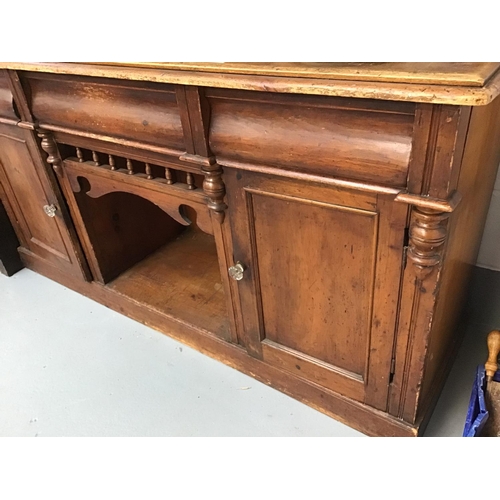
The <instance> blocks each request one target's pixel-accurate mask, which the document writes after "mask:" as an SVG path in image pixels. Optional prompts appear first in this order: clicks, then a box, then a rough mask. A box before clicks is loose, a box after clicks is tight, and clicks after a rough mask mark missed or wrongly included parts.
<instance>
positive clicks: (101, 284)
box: [0, 63, 500, 436]
mask: <svg viewBox="0 0 500 500" xmlns="http://www.w3.org/2000/svg"><path fill="white" fill-rule="evenodd" d="M0 68H2V69H0V197H1V201H2V202H3V205H4V206H5V210H6V212H7V214H8V215H9V218H10V221H11V223H12V226H13V227H14V229H15V231H16V234H17V239H18V242H19V243H18V244H19V247H18V252H19V254H20V256H21V259H22V261H23V263H24V265H26V266H27V267H29V268H30V269H33V270H35V271H37V272H40V273H42V274H44V275H45V276H48V277H50V278H52V279H54V280H56V281H58V282H60V283H62V284H64V285H66V286H68V287H70V288H72V289H74V290H77V291H79V292H81V293H83V294H85V295H88V296H89V297H92V298H93V299H95V300H97V301H99V302H101V303H103V304H105V305H107V306H108V307H111V308H113V309H115V310H117V311H120V312H122V313H123V314H126V315H128V316H130V317H132V318H135V319H136V320H138V321H141V322H143V323H145V324H147V325H150V326H152V327H153V328H156V329H158V330H160V331H162V332H164V333H166V334H168V335H170V336H172V337H174V338H176V339H179V340H181V341H182V342H185V343H186V344H188V345H191V346H193V347H195V348H196V349H198V350H200V351H202V352H204V353H206V354H208V355H210V356H213V357H215V358H216V359H218V360H220V361H222V362H224V363H227V364H229V365H231V366H233V367H235V368H237V369H239V370H241V371H243V372H245V373H248V374H250V375H252V376H253V377H255V378H257V379H259V380H261V381H263V382H264V383H266V384H269V385H271V386H272V387H275V388H276V389H278V390H281V391H283V392H285V393H287V394H290V395H291V396H293V397H295V398H297V399H299V400H301V401H303V402H304V403H306V404H309V405H311V406H313V407H315V408H317V409H319V410H321V411H323V412H325V413H327V414H328V415H331V416H333V417H334V418H337V419H339V420H341V421H343V422H345V423H347V424H349V425H351V426H353V427H355V428H357V429H359V430H361V431H363V432H365V433H367V434H369V435H387V436H396V435H402V436H412V435H417V434H419V433H421V432H422V431H423V429H424V428H425V424H426V422H427V419H428V418H429V416H430V413H431V411H432V408H433V405H434V403H435V401H436V399H437V397H438V395H439V392H440V390H441V387H442V385H443V383H444V380H445V378H446V375H447V372H448V370H449V368H450V366H451V363H452V361H453V357H454V353H455V352H456V349H457V347H458V344H459V340H460V338H459V334H458V330H457V321H459V320H460V313H461V311H462V308H463V305H464V298H465V294H466V292H467V283H468V278H469V274H470V270H471V268H472V266H473V265H474V263H475V259H476V256H477V252H478V246H479V243H480V239H481V235H482V230H483V225H484V221H485V217H486V212H487V209H488V205H489V200H490V196H491V191H492V188H493V182H494V180H495V175H496V170H497V167H498V164H499V162H500V141H499V139H500V99H496V97H497V95H498V93H500V65H499V64H497V63H449V64H446V63H425V64H424V63H420V64H404V63H398V64H396V63H373V64H370V63H362V64H361V63H359V64H356V63H352V64H334V63H318V64H312V63H307V64H305V63H304V64H301V63H287V64H285V63H273V64H238V63H217V64H216V63H148V64H146V63H133V64H132V63H130V64H123V63H122V64H114V63H108V64H71V63H64V64H62V63H61V64H42V63H30V64H24V63H9V64H0ZM2 227H3V226H0V231H2ZM0 236H1V237H2V238H3V239H4V241H6V240H7V239H9V240H12V241H13V240H14V236H12V235H11V233H9V232H7V231H6V230H5V232H3V233H2V234H0ZM16 244H17V243H16ZM1 248H2V247H1V246H0V249H1ZM1 259H2V255H0V260H1ZM61 313H63V312H61Z"/></svg>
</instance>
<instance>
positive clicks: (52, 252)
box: [0, 125, 85, 276]
mask: <svg viewBox="0 0 500 500" xmlns="http://www.w3.org/2000/svg"><path fill="white" fill-rule="evenodd" d="M29 134H31V132H30V131H26V130H21V129H17V128H15V127H7V126H4V125H0V180H1V181H2V184H3V185H4V190H5V193H6V196H7V197H8V199H9V201H10V204H11V206H12V209H13V211H14V214H15V216H16V219H17V221H18V223H19V226H20V228H21V231H22V235H21V236H20V241H21V247H24V248H26V249H27V250H29V251H31V252H32V253H34V254H36V255H38V256H39V257H41V258H43V259H45V260H47V261H49V262H51V263H52V264H54V265H56V266H57V267H58V268H59V269H61V270H63V271H65V272H68V273H70V274H75V275H79V276H84V275H85V274H84V269H85V268H84V263H83V262H82V261H80V259H79V258H78V255H77V252H78V248H77V245H78V244H77V242H76V241H75V240H74V239H73V238H72V235H71V234H70V232H69V229H68V227H67V225H66V223H67V222H69V221H65V220H64V219H63V217H62V210H64V207H62V206H61V205H62V204H61V203H59V200H58V199H57V197H56V194H55V192H54V191H53V189H52V186H51V184H50V182H49V179H48V177H47V173H46V172H45V171H44V170H43V166H42V165H41V161H42V160H41V158H40V157H39V158H36V154H38V152H37V151H36V150H35V149H34V145H35V140H34V138H33V137H31V136H29ZM30 142H33V144H30ZM30 145H31V148H30ZM37 162H39V164H38V165H37ZM45 205H55V206H56V207H57V211H56V216H55V217H49V216H48V215H47V214H46V213H45V212H44V206H45Z"/></svg>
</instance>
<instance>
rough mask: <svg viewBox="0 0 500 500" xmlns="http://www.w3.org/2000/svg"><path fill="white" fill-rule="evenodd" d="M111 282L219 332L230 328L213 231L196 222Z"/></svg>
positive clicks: (149, 303) (141, 299)
mask: <svg viewBox="0 0 500 500" xmlns="http://www.w3.org/2000/svg"><path fill="white" fill-rule="evenodd" d="M107 286H108V287H109V288H111V289H112V290H114V291H115V292H118V293H120V294H122V295H126V296H127V297H130V298H132V299H134V300H135V301H137V302H139V303H141V304H144V305H145V306H147V307H149V308H152V309H154V310H156V311H159V312H162V313H165V314H167V315H169V316H171V317H174V318H177V319H179V320H180V321H183V322H185V323H189V324H191V325H193V326H196V327H198V328H201V329H203V330H207V331H209V332H211V333H215V334H216V335H224V334H225V333H226V332H227V331H228V329H229V321H228V317H227V310H226V303H225V297H224V290H223V286H222V281H221V276H220V271H219V264H218V261H217V251H216V247H215V241H214V237H213V236H211V235H209V234H205V233H203V232H201V231H200V230H198V229H197V228H191V227H189V228H187V229H186V230H185V231H184V232H183V233H182V234H181V235H180V236H178V237H177V238H176V239H175V240H173V241H171V242H169V243H167V244H166V245H164V246H162V247H161V248H160V249H158V250H157V251H155V252H153V253H152V254H151V255H149V256H148V257H146V258H145V259H143V260H142V261H140V262H139V263H137V264H136V265H134V266H132V267H131V268H130V269H128V270H127V271H125V272H124V273H122V274H121V275H120V276H119V277H118V278H116V279H115V280H114V281H112V282H111V283H109V284H108V285H107Z"/></svg>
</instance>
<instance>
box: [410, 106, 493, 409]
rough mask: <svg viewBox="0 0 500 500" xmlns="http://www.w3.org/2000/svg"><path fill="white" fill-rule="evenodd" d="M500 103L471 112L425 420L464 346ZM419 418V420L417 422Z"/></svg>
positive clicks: (427, 375) (432, 343)
mask: <svg viewBox="0 0 500 500" xmlns="http://www.w3.org/2000/svg"><path fill="white" fill-rule="evenodd" d="M499 138H500V99H496V100H495V101H494V102H492V103H491V104H489V105H488V106H477V107H475V108H473V111H472V116H471V121H470V125H469V133H468V137H467V142H466V146H465V150H464V156H463V161H462V167H461V170H460V177H459V181H458V188H457V190H458V192H459V193H460V194H461V195H462V201H461V203H460V205H459V206H458V208H457V210H456V211H455V213H454V214H453V215H452V216H451V217H450V222H449V224H450V225H449V237H448V242H447V247H446V250H445V255H444V259H443V269H442V276H441V284H440V287H439V291H438V295H437V300H436V306H435V313H434V318H433V323H432V329H431V334H430V339H429V348H428V355H427V360H426V366H425V371H424V380H423V385H422V404H421V407H420V410H419V415H423V414H424V413H425V410H426V409H427V408H428V406H429V405H430V403H431V401H432V400H433V399H434V400H436V399H437V396H438V395H439V393H440V390H441V388H442V385H443V384H444V381H445V377H446V374H447V373H448V370H449V368H450V367H451V362H452V361H453V357H454V356H453V355H452V354H453V353H454V352H455V351H456V349H457V348H458V345H459V341H460V335H459V334H458V331H457V327H458V321H459V319H460V314H461V311H462V309H463V306H464V301H465V298H466V296H467V291H468V283H469V278H470V274H471V271H472V269H473V267H474V264H475V262H476V258H477V254H478V251H479V245H480V243H481V235H482V233H483V229H484V224H485V221H486V215H487V212H488V206H489V202H490V198H491V193H492V190H493V185H494V182H495V175H496V172H497V168H498V164H499V162H500V141H499ZM417 418H418V417H417Z"/></svg>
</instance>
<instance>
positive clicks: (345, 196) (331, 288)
mask: <svg viewBox="0 0 500 500" xmlns="http://www.w3.org/2000/svg"><path fill="white" fill-rule="evenodd" d="M224 179H225V182H226V185H227V188H228V189H227V193H228V205H229V213H230V220H231V227H232V232H233V238H234V260H235V262H234V264H235V266H234V267H233V268H232V269H230V274H232V275H233V277H234V278H235V279H239V281H238V283H239V284H238V288H239V294H240V301H241V308H242V318H243V319H242V320H243V331H244V339H243V341H244V342H245V344H246V347H247V349H248V351H249V352H250V353H251V354H252V355H254V356H256V357H259V358H261V359H263V360H265V361H266V362H269V363H271V364H273V365H275V366H278V367H280V368H282V369H284V370H287V371H290V372H293V373H295V374H296V375H298V376H300V377H303V378H306V379H308V380H311V381H313V382H316V383H318V384H320V385H322V386H324V387H327V388H329V389H331V390H333V391H335V392H337V393H340V394H343V395H345V396H347V397H350V398H353V399H356V400H358V401H361V402H364V403H366V404H369V405H371V406H374V407H376V408H379V409H385V408H386V406H387V396H388V389H389V383H390V380H389V379H390V371H391V359H392V352H393V345H394V335H395V329H396V328H395V326H396V311H397V306H398V296H399V289H400V279H401V271H402V254H403V245H404V233H405V225H406V216H407V208H406V206H405V205H404V204H401V203H396V202H394V201H393V197H392V198H391V197H388V196H387V195H376V194H371V193H363V192H355V191H348V190H343V189H339V188H335V187H325V186H321V185H319V184H312V183H310V184H308V183H304V182H297V181H294V180H287V179H283V178H278V177H271V176H266V175H264V174H260V173H255V172H248V171H239V170H234V169H225V174H224ZM238 262H240V264H239V265H237V263H238ZM242 270H243V272H242V273H241V271H242Z"/></svg>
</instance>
